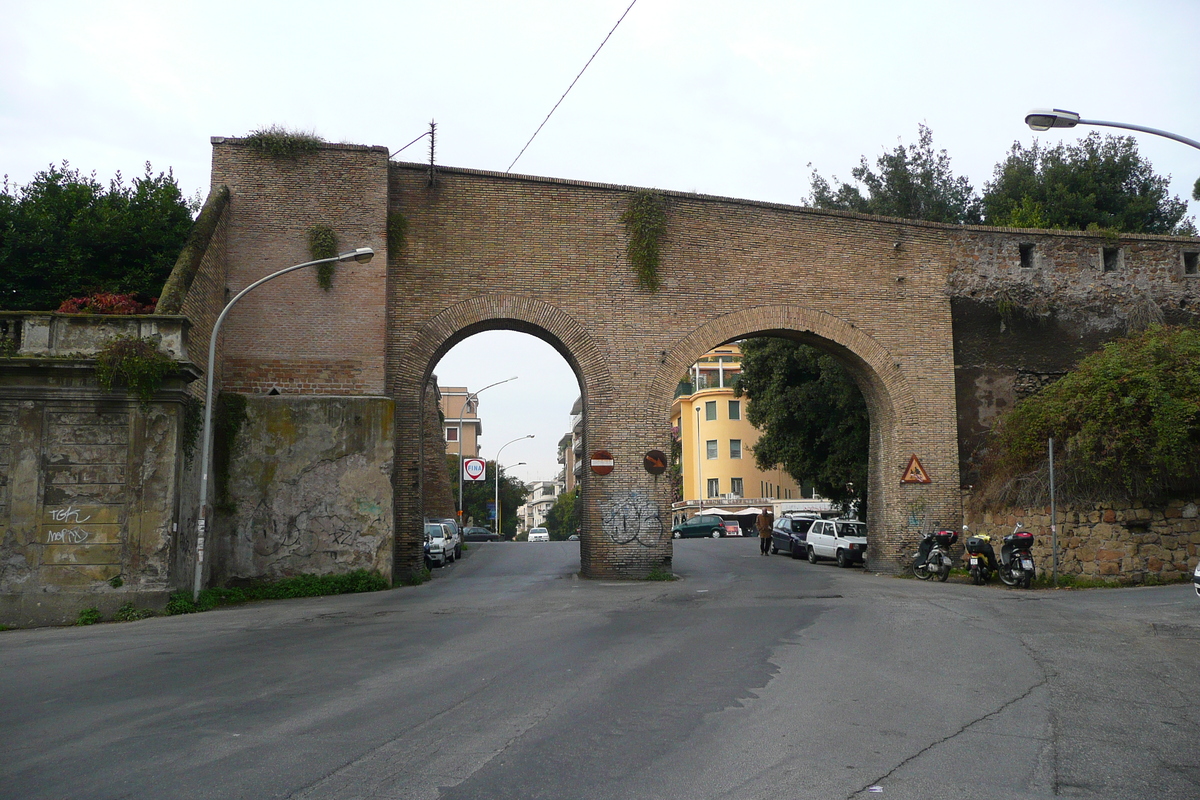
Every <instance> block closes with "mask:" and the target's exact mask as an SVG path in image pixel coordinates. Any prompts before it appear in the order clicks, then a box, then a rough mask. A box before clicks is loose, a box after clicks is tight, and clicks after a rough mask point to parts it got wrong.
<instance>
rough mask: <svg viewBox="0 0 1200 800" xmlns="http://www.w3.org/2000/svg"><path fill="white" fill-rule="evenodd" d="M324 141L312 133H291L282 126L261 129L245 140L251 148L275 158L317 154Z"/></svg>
mask: <svg viewBox="0 0 1200 800" xmlns="http://www.w3.org/2000/svg"><path fill="white" fill-rule="evenodd" d="M324 141H325V140H324V139H322V138H321V137H320V136H317V135H316V134H315V133H312V132H310V131H291V130H288V129H287V128H285V127H283V126H282V125H272V126H271V127H269V128H259V129H258V130H256V131H252V132H251V133H250V134H249V135H248V136H247V137H246V138H245V142H246V144H248V145H250V147H252V148H254V149H255V150H257V151H258V152H260V153H262V154H263V155H267V156H273V157H275V158H296V157H298V156H302V155H308V154H309V153H315V152H317V150H318V149H319V148H320V147H321V143H322V142H324Z"/></svg>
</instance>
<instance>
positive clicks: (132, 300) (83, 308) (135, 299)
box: [58, 292, 158, 315]
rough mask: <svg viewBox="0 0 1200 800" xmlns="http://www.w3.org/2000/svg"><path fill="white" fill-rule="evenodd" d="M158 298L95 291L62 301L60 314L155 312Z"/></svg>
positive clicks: (59, 309)
mask: <svg viewBox="0 0 1200 800" xmlns="http://www.w3.org/2000/svg"><path fill="white" fill-rule="evenodd" d="M157 303H158V298H155V297H146V296H145V295H142V294H118V293H116V292H93V293H92V294H89V295H87V296H86V297H72V298H69V299H67V300H64V301H62V304H61V305H60V306H59V307H58V313H59V314H114V315H120V314H153V313H154V307H155V306H156V305H157Z"/></svg>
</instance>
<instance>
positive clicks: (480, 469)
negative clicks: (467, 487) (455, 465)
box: [463, 458, 487, 481]
mask: <svg viewBox="0 0 1200 800" xmlns="http://www.w3.org/2000/svg"><path fill="white" fill-rule="evenodd" d="M463 477H464V478H466V479H467V480H469V481H481V480H483V479H484V478H485V477H487V462H486V461H484V460H483V459H482V458H464V459H463Z"/></svg>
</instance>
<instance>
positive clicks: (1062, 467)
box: [983, 326, 1200, 505]
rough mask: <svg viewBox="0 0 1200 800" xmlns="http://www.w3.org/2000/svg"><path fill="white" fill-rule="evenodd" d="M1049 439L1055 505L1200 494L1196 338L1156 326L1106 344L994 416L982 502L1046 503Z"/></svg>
mask: <svg viewBox="0 0 1200 800" xmlns="http://www.w3.org/2000/svg"><path fill="white" fill-rule="evenodd" d="M1050 437H1054V440H1055V454H1056V462H1057V464H1056V467H1057V472H1058V476H1059V499H1060V501H1066V502H1076V503H1083V502H1100V501H1109V502H1115V501H1125V500H1140V501H1143V502H1147V503H1153V502H1160V501H1162V500H1163V499H1165V498H1167V497H1170V496H1173V495H1181V494H1191V493H1194V492H1196V491H1200V331H1197V330H1195V329H1192V328H1179V327H1162V326H1155V327H1151V328H1149V329H1147V330H1146V331H1143V332H1142V333H1140V334H1137V335H1135V336H1131V337H1128V338H1125V339H1121V340H1118V341H1115V342H1112V343H1110V344H1108V345H1105V347H1104V349H1102V350H1101V351H1099V352H1097V353H1093V354H1092V355H1090V356H1088V357H1087V358H1085V359H1084V360H1083V361H1081V362H1080V363H1079V366H1078V367H1077V368H1076V369H1075V370H1074V371H1073V372H1071V373H1069V374H1067V375H1066V376H1065V377H1063V378H1062V379H1061V380H1059V381H1057V382H1056V383H1053V384H1051V385H1050V386H1048V387H1046V388H1045V389H1043V390H1042V391H1041V392H1039V393H1038V394H1036V395H1033V396H1031V397H1028V398H1025V399H1023V400H1021V401H1019V402H1018V403H1017V404H1016V405H1015V406H1014V407H1013V409H1012V410H1011V411H1010V412H1009V413H1008V414H1007V415H1005V416H1004V417H1003V418H1001V419H1000V421H999V422H998V424H997V425H996V427H995V429H994V431H993V435H992V439H991V453H990V455H989V459H988V462H987V464H986V465H985V486H984V492H983V495H984V498H985V502H986V503H987V504H990V505H1005V504H1010V505H1018V504H1019V505H1041V504H1044V503H1045V502H1047V490H1048V481H1047V480H1046V478H1047V460H1048V459H1047V440H1048V439H1049V438H1050Z"/></svg>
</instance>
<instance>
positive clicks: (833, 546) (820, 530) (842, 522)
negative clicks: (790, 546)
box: [806, 519, 867, 567]
mask: <svg viewBox="0 0 1200 800" xmlns="http://www.w3.org/2000/svg"><path fill="white" fill-rule="evenodd" d="M806 550H807V553H808V561H809V563H810V564H815V563H817V561H819V560H820V559H822V558H832V559H835V560H836V561H837V565H838V566H839V567H848V566H850V565H851V564H855V563H862V564H864V565H865V564H866V560H867V524H866V523H865V522H860V521H859V520H856V519H819V520H815V521H814V522H813V524H812V527H810V528H809V529H808V546H807V548H806Z"/></svg>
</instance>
